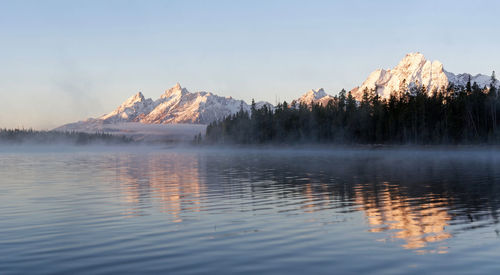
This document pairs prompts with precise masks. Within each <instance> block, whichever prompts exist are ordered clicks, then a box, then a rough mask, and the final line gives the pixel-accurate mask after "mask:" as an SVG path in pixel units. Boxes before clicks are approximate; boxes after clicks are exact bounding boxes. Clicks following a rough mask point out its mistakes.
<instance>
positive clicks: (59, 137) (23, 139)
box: [0, 129, 133, 145]
mask: <svg viewBox="0 0 500 275" xmlns="http://www.w3.org/2000/svg"><path fill="white" fill-rule="evenodd" d="M131 142H133V140H132V139H131V138H129V137H126V136H117V135H111V134H106V133H84V132H75V131H66V132H60V131H37V130H33V129H0V145H1V144H8V145H13V144H25V143H27V144H72V145H87V144H106V145H111V144H127V143H131Z"/></svg>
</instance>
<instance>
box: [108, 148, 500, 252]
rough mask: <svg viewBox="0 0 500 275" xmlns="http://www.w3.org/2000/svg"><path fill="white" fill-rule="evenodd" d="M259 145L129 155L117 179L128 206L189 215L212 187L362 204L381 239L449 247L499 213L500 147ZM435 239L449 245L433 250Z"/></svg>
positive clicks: (330, 206) (316, 207)
mask: <svg viewBox="0 0 500 275" xmlns="http://www.w3.org/2000/svg"><path fill="white" fill-rule="evenodd" d="M260 153H262V152H260ZM260 153H252V152H250V151H244V152H243V154H242V155H239V154H233V153H228V152H222V153H221V152H215V153H214V154H171V155H167V156H166V155H161V154H158V155H153V156H150V157H148V158H145V157H144V156H143V155H120V156H119V157H117V159H116V167H115V169H116V177H117V178H116V182H117V183H119V184H120V189H121V190H122V192H123V194H124V196H123V198H124V199H125V203H127V204H128V205H129V206H130V210H129V212H128V213H127V214H140V212H141V211H140V209H141V207H142V205H143V204H144V203H145V200H147V199H149V198H154V204H155V205H154V207H157V208H159V209H161V210H162V211H163V212H165V213H166V214H168V216H169V217H170V219H171V221H173V222H181V221H182V217H181V215H180V214H181V213H182V212H185V211H188V212H189V211H209V210H210V209H208V208H209V207H208V206H207V205H206V204H204V203H203V200H204V199H206V198H205V197H207V194H210V196H211V197H213V196H219V197H221V198H225V199H234V198H235V197H238V193H240V194H242V192H249V193H250V194H251V196H252V200H254V201H259V200H262V201H266V200H273V201H274V202H270V203H269V204H275V205H281V202H280V200H282V201H283V203H284V204H286V201H288V203H290V200H292V201H293V202H291V203H293V204H297V205H296V206H297V207H298V208H300V209H302V210H303V211H304V212H305V213H307V212H316V211H331V210H334V211H339V212H340V213H342V212H355V211H362V213H363V214H364V216H365V218H366V222H367V223H368V225H369V227H370V229H369V231H370V232H374V233H384V234H383V235H382V236H380V238H379V239H378V240H379V241H384V242H386V241H393V240H395V239H396V240H397V239H400V240H402V241H403V243H402V244H401V246H402V247H403V248H405V249H413V250H415V251H416V252H418V253H428V252H430V253H446V252H447V249H448V247H447V245H446V243H445V241H446V240H447V239H449V238H452V237H453V236H454V235H455V234H460V232H461V231H464V230H469V229H474V228H476V227H483V226H488V225H490V224H497V223H498V214H497V210H498V198H499V197H500V196H499V190H500V188H499V187H498V182H499V173H498V172H497V171H495V167H496V166H497V165H498V164H499V162H498V161H499V158H498V157H496V155H491V154H488V153H486V154H478V153H475V152H472V153H470V154H467V153H465V154H464V153H453V152H441V153H434V152H409V153H408V152H397V151H396V152H391V154H392V156H390V157H387V156H384V155H383V154H381V152H378V153H377V152H368V153H367V154H366V152H365V153H363V152H356V151H348V152H345V153H344V154H342V153H341V154H325V153H319V154H318V155H314V154H307V153H305V152H302V154H300V153H299V155H298V156H296V155H293V154H292V153H290V152H279V151H278V152H274V153H268V152H264V156H262V155H260ZM290 158H296V159H295V160H294V161H290ZM242 197H243V195H242ZM240 210H241V211H245V210H246V209H240ZM285 211H287V210H285ZM450 225H454V229H450V228H449V226H450ZM428 243H442V245H439V246H437V247H436V249H431V250H426V249H425V248H426V247H427V244H428Z"/></svg>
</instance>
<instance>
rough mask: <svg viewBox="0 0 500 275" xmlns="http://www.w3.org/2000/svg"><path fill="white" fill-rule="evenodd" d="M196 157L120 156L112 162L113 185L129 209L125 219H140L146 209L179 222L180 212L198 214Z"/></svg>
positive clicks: (198, 198) (199, 190)
mask: <svg viewBox="0 0 500 275" xmlns="http://www.w3.org/2000/svg"><path fill="white" fill-rule="evenodd" d="M197 159H198V157H197V156H196V155H190V154H186V155H176V154H172V155H169V156H168V157H165V156H162V155H161V154H149V155H143V154H123V155H118V156H116V158H115V159H114V163H115V165H114V167H113V170H114V172H115V177H116V178H115V181H116V183H117V184H118V188H119V189H120V191H121V193H122V196H121V197H122V199H123V201H124V203H125V204H126V205H127V206H129V208H128V210H127V211H126V212H125V213H124V214H125V215H129V216H135V215H143V214H144V213H145V211H144V210H145V209H147V208H148V207H155V208H156V209H159V210H160V211H161V212H164V213H166V214H168V216H169V217H170V218H171V221H172V222H182V215H181V214H182V212H190V211H191V212H193V211H194V212H199V211H200V202H201V199H200V196H201V195H200V194H201V193H203V191H204V186H203V184H201V178H200V176H199V166H198V165H199V162H198V160H197Z"/></svg>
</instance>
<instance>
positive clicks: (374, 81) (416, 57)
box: [351, 52, 490, 100]
mask: <svg viewBox="0 0 500 275" xmlns="http://www.w3.org/2000/svg"><path fill="white" fill-rule="evenodd" d="M469 78H470V80H471V83H473V82H476V83H477V84H478V85H479V86H480V87H483V86H488V85H489V84H490V83H489V80H490V77H489V76H487V75H482V74H478V75H475V76H473V75H470V74H458V75H455V74H454V73H450V72H447V71H446V70H444V67H443V64H442V63H441V62H440V61H437V60H435V61H430V60H427V59H426V58H425V56H424V55H423V54H421V53H419V52H416V53H409V54H407V55H406V56H405V57H404V58H403V59H402V60H401V61H400V62H399V63H398V65H396V67H394V68H392V69H387V70H386V69H378V70H375V71H374V72H372V73H371V74H370V75H369V76H368V78H367V79H366V80H365V81H364V82H363V84H362V85H361V86H359V87H355V88H354V89H352V90H351V92H352V94H353V96H354V97H355V98H356V99H358V100H360V99H361V98H362V97H363V93H364V91H365V90H368V91H369V90H373V91H375V92H376V93H377V94H378V95H379V96H380V97H381V98H389V97H390V95H391V93H392V92H398V91H400V90H404V89H406V88H409V87H412V86H418V87H422V86H424V87H425V88H426V90H427V92H428V93H433V92H436V91H444V90H446V89H447V88H448V86H449V85H450V83H452V84H454V85H459V86H465V84H466V83H467V81H468V80H469Z"/></svg>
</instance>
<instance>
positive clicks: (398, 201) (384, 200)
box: [355, 183, 452, 253]
mask: <svg viewBox="0 0 500 275" xmlns="http://www.w3.org/2000/svg"><path fill="white" fill-rule="evenodd" d="M381 187H382V188H381V189H379V190H377V192H376V193H374V192H367V190H366V188H364V187H363V186H357V187H356V188H355V202H356V204H357V205H358V207H359V209H360V210H362V211H363V212H364V214H365V217H366V219H367V221H368V224H369V225H370V227H371V229H370V232H387V233H388V234H389V237H388V238H385V239H382V241H387V240H388V239H392V240H394V239H399V240H403V241H404V242H405V243H404V244H403V245H402V247H403V248H405V249H413V250H416V251H417V252H418V253H447V247H446V246H439V247H438V249H425V248H426V247H427V246H428V244H429V243H439V242H443V241H444V240H446V239H449V238H451V237H452V235H451V234H450V233H449V232H447V230H446V227H447V226H448V225H449V221H450V220H451V216H450V214H449V213H448V211H447V206H448V205H449V202H448V200H446V199H437V198H433V196H432V195H428V197H427V198H411V199H410V198H409V197H407V196H405V195H402V193H401V192H400V190H399V187H397V186H391V185H389V184H387V183H386V184H383V185H381ZM418 200H421V201H425V202H418V203H417V201H418ZM412 202H413V203H412Z"/></svg>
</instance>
